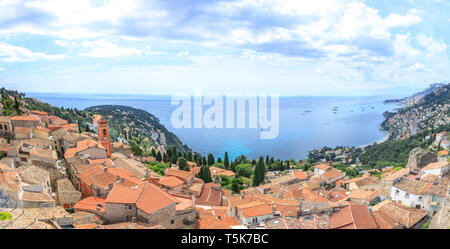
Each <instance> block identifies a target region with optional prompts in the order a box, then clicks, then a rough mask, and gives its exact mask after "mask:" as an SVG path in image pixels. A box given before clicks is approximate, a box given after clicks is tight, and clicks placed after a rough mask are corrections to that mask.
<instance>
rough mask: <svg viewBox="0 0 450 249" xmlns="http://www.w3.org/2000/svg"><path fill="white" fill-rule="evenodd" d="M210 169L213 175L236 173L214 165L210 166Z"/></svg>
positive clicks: (233, 174) (231, 174)
mask: <svg viewBox="0 0 450 249" xmlns="http://www.w3.org/2000/svg"><path fill="white" fill-rule="evenodd" d="M209 171H211V176H213V177H214V176H220V175H224V176H228V177H233V176H235V175H236V173H234V172H233V171H230V170H226V169H221V168H217V167H214V166H212V167H210V168H209Z"/></svg>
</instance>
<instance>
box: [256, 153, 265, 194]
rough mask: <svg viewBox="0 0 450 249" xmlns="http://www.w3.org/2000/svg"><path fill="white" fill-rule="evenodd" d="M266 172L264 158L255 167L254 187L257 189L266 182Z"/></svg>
mask: <svg viewBox="0 0 450 249" xmlns="http://www.w3.org/2000/svg"><path fill="white" fill-rule="evenodd" d="M265 174H266V170H265V165H264V158H263V157H260V158H259V160H258V163H257V164H256V167H255V173H254V175H253V187H257V186H259V185H261V183H263V182H264V178H265Z"/></svg>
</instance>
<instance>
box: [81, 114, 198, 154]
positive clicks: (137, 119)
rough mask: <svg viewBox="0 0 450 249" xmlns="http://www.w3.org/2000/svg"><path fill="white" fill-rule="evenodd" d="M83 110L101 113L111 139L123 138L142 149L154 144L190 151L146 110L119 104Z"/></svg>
mask: <svg viewBox="0 0 450 249" xmlns="http://www.w3.org/2000/svg"><path fill="white" fill-rule="evenodd" d="M85 111H86V112H88V113H92V114H100V115H103V116H104V117H105V118H106V119H107V120H108V123H109V125H110V130H111V132H110V133H111V137H112V139H115V140H117V139H118V138H119V139H125V140H126V141H128V142H129V143H130V144H138V145H140V146H141V147H142V148H143V149H144V151H146V150H147V149H149V148H150V146H155V145H156V146H159V145H164V146H165V147H166V148H168V147H173V146H175V147H176V148H177V150H179V151H190V148H189V147H188V146H187V145H185V144H183V142H181V140H180V139H179V138H178V137H177V136H176V135H175V134H173V133H172V132H170V131H168V130H167V129H166V127H165V126H164V125H162V124H161V123H159V119H158V118H157V117H155V116H154V115H152V114H150V113H148V112H146V111H143V110H139V109H135V108H133V107H129V106H120V105H103V106H93V107H89V108H86V109H85Z"/></svg>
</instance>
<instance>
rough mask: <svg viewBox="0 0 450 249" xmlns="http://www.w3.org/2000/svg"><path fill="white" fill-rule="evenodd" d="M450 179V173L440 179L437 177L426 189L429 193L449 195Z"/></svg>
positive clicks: (442, 195)
mask: <svg viewBox="0 0 450 249" xmlns="http://www.w3.org/2000/svg"><path fill="white" fill-rule="evenodd" d="M449 181H450V175H448V174H447V175H446V176H445V177H442V178H440V179H436V180H435V181H433V183H431V185H430V186H429V187H428V189H427V190H426V191H425V194H427V195H437V196H441V197H444V196H446V195H447V189H448V185H449Z"/></svg>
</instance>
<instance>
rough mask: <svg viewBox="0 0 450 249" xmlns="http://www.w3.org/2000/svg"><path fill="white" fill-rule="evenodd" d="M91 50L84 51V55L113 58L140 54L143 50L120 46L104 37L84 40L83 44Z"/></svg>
mask: <svg viewBox="0 0 450 249" xmlns="http://www.w3.org/2000/svg"><path fill="white" fill-rule="evenodd" d="M81 45H82V46H83V47H84V48H87V49H88V50H89V51H88V52H86V53H82V54H81V55H82V56H87V57H95V58H111V57H125V56H140V55H141V54H142V53H143V52H142V51H141V50H139V49H135V48H126V47H119V46H117V45H116V44H114V43H112V42H109V41H106V40H104V39H100V40H96V41H83V42H82V44H81Z"/></svg>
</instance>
